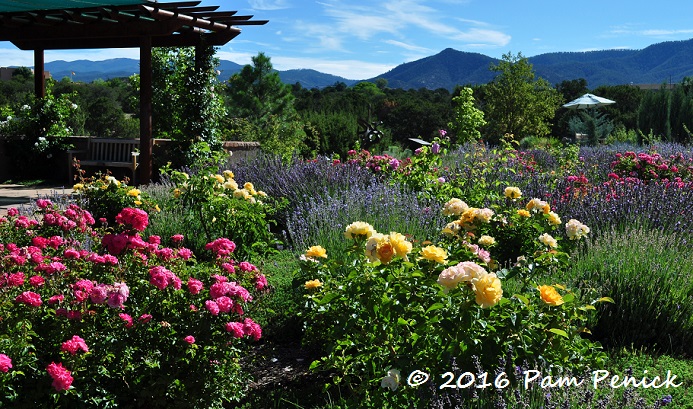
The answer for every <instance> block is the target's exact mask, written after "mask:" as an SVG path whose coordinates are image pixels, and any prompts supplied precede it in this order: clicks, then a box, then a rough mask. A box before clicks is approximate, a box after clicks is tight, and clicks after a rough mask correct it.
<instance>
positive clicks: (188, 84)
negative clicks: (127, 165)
mask: <svg viewBox="0 0 693 409" xmlns="http://www.w3.org/2000/svg"><path fill="white" fill-rule="evenodd" d="M215 53H216V50H215V48H214V47H211V46H209V47H202V46H201V47H198V49H197V52H196V50H195V48H193V47H183V48H173V47H165V48H155V49H153V50H152V71H153V84H152V85H153V91H154V92H153V100H152V111H153V115H152V119H153V123H152V125H153V128H154V134H155V135H156V136H157V137H168V138H171V139H174V140H176V141H179V142H183V143H184V145H188V144H190V143H192V142H195V141H201V142H205V143H207V144H209V145H210V146H211V147H212V148H213V149H218V148H220V147H221V142H220V140H219V121H220V120H221V118H222V117H223V116H224V114H225V109H224V104H223V99H222V98H221V95H220V94H219V92H218V90H217V87H219V83H218V80H217V75H216V67H217V65H218V64H219V61H218V59H217V58H216V57H215ZM215 90H216V91H215ZM182 148H183V149H184V150H185V149H186V148H185V147H182Z"/></svg>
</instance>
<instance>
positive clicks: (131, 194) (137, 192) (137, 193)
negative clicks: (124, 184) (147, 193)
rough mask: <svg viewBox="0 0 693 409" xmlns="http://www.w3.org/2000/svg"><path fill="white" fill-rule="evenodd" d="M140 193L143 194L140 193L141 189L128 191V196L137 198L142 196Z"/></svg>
mask: <svg viewBox="0 0 693 409" xmlns="http://www.w3.org/2000/svg"><path fill="white" fill-rule="evenodd" d="M140 193H141V192H140V190H139V189H135V188H132V189H130V190H128V193H127V195H128V196H132V197H137V196H139V195H140Z"/></svg>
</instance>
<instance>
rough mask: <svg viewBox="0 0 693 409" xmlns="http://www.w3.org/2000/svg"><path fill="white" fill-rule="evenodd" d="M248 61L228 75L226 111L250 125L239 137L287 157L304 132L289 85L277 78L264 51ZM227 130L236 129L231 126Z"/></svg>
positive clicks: (300, 140) (301, 138) (235, 131)
mask: <svg viewBox="0 0 693 409" xmlns="http://www.w3.org/2000/svg"><path fill="white" fill-rule="evenodd" d="M252 62H253V63H252V65H246V66H245V67H243V69H242V70H241V72H240V73H237V74H234V75H232V76H231V78H230V79H229V82H228V85H227V88H226V99H227V101H228V106H229V115H230V116H231V117H233V118H242V119H245V120H247V122H248V124H249V125H250V127H249V128H246V129H247V131H250V132H251V133H250V134H248V135H245V136H244V137H243V139H242V140H249V139H252V140H255V141H257V142H260V145H261V147H262V149H263V150H266V151H267V152H274V153H279V154H282V155H284V156H286V157H287V158H288V157H290V156H291V154H292V153H293V152H294V150H296V149H297V147H298V146H299V145H300V143H301V142H302V141H303V139H304V138H305V136H306V135H305V131H304V130H303V124H302V123H301V121H300V120H299V118H298V116H297V113H296V110H295V108H294V106H293V103H294V96H293V94H292V93H291V86H289V85H286V84H284V83H282V82H281V79H280V78H279V74H278V73H277V72H276V71H273V69H272V63H271V62H270V58H269V57H267V56H265V54H264V53H259V54H258V55H257V56H255V57H253V58H252ZM230 131H231V132H232V133H236V134H238V133H239V131H238V130H236V129H233V128H232V129H231V130H230Z"/></svg>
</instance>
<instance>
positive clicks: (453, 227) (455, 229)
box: [442, 220, 462, 236]
mask: <svg viewBox="0 0 693 409" xmlns="http://www.w3.org/2000/svg"><path fill="white" fill-rule="evenodd" d="M461 228H462V226H460V221H459V220H455V221H454V222H451V223H448V224H447V225H446V226H445V227H444V228H443V230H442V233H443V234H444V235H446V236H457V234H458V233H459V232H460V229H461Z"/></svg>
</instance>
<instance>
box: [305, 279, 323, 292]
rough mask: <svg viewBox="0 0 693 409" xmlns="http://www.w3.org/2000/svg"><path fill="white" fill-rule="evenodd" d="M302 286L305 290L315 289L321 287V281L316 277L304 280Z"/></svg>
mask: <svg viewBox="0 0 693 409" xmlns="http://www.w3.org/2000/svg"><path fill="white" fill-rule="evenodd" d="M304 287H305V288H306V290H315V289H316V288H320V287H322V283H321V282H320V280H318V279H315V280H308V281H306V284H305V285H304Z"/></svg>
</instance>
